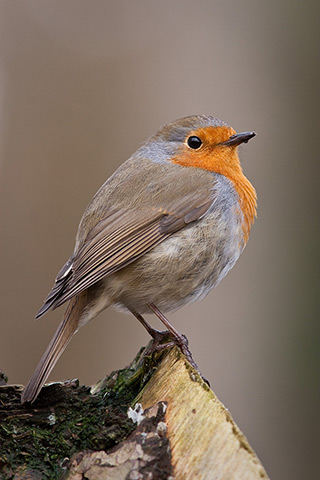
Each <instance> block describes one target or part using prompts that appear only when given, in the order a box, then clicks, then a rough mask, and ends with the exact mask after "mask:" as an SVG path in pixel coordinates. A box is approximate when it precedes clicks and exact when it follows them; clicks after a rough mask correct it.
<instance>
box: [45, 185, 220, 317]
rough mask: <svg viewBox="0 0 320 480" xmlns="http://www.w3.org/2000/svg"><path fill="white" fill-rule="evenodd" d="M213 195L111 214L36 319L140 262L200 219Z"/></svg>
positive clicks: (83, 247)
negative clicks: (142, 257) (103, 279)
mask: <svg viewBox="0 0 320 480" xmlns="http://www.w3.org/2000/svg"><path fill="white" fill-rule="evenodd" d="M212 202H213V198H212V192H209V191H208V192H207V193H206V194H204V193H203V192H200V193H198V192H197V193H194V192H193V193H192V194H190V195H189V196H188V197H187V198H184V199H179V200H178V201H176V202H173V204H172V205H171V206H170V207H171V208H169V209H165V208H162V207H159V208H155V207H151V206H150V208H148V209H144V210H142V211H140V210H139V209H135V210H132V209H128V210H123V209H122V210H121V209H120V210H117V211H115V210H114V211H111V212H109V213H108V214H106V215H105V217H104V218H102V220H100V221H99V222H98V223H97V224H96V225H94V226H93V228H91V229H90V231H89V233H88V234H87V237H86V238H85V239H84V241H83V242H80V245H79V246H78V248H77V250H76V251H75V253H74V254H73V255H72V256H71V258H70V259H69V260H68V262H67V263H66V264H65V265H64V267H63V268H62V269H61V270H60V272H59V274H58V276H57V278H56V281H55V284H54V286H53V289H52V290H51V292H50V293H49V295H48V297H47V299H46V301H45V303H44V305H43V307H42V308H41V309H40V311H39V313H38V315H37V317H40V316H41V315H43V314H44V313H45V312H46V311H47V310H49V309H50V308H53V309H54V308H56V307H59V306H60V305H62V304H63V303H65V302H66V301H68V300H70V299H71V298H72V297H74V296H75V295H78V294H79V293H80V292H82V291H83V290H85V289H87V288H89V287H90V286H92V285H94V284H95V283H97V282H98V281H99V280H101V279H102V278H103V277H105V276H107V275H111V274H112V273H114V272H116V271H118V270H120V269H122V268H124V267H125V266H127V265H129V264H130V263H131V262H133V261H135V260H137V259H138V258H139V257H140V256H141V255H143V254H145V253H146V252H148V251H149V250H151V249H152V248H154V247H155V246H156V245H158V244H159V243H160V242H162V241H163V240H164V239H166V238H167V237H168V236H169V235H172V234H173V233H175V232H177V231H178V230H180V229H181V228H184V227H185V226H186V225H188V224H189V223H191V222H194V221H196V220H198V219H199V218H201V217H202V216H203V215H204V214H205V213H206V212H207V210H208V209H209V208H210V206H211V205H212Z"/></svg>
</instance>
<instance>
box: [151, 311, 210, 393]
mask: <svg viewBox="0 0 320 480" xmlns="http://www.w3.org/2000/svg"><path fill="white" fill-rule="evenodd" d="M148 307H149V308H151V310H152V311H153V313H154V314H155V315H156V316H157V317H158V318H159V320H161V322H162V323H163V324H164V326H165V327H167V329H168V330H169V332H170V333H171V335H172V338H173V341H174V343H175V344H176V345H177V347H179V348H180V350H181V352H182V353H183V354H184V355H185V357H186V358H187V360H188V362H189V363H190V364H191V365H192V366H193V367H194V368H195V369H196V370H197V372H199V374H200V375H201V372H200V370H199V367H198V365H197V364H196V362H195V361H194V360H193V358H192V354H191V352H190V350H189V347H188V339H187V337H186V336H185V335H181V334H180V333H179V332H178V331H177V330H176V329H175V328H174V326H173V325H171V323H170V322H169V320H168V319H167V317H165V315H163V313H162V312H160V310H159V309H158V307H156V306H155V304H154V303H148ZM201 377H202V378H203V380H204V381H205V382H206V383H207V384H208V385H209V382H208V380H206V379H205V378H204V377H203V376H202V375H201Z"/></svg>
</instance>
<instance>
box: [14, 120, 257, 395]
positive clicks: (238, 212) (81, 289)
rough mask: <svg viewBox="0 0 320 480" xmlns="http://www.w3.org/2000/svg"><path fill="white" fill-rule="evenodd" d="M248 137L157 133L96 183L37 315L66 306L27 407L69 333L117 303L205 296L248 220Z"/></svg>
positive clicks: (192, 128) (151, 304) (127, 305)
mask: <svg viewBox="0 0 320 480" xmlns="http://www.w3.org/2000/svg"><path fill="white" fill-rule="evenodd" d="M254 136H255V133H254V132H245V133H238V134H237V133H236V132H235V130H233V128H231V127H230V126H229V125H228V124H226V123H224V122H223V121H221V120H218V119H217V118H214V117H212V116H207V115H196V116H190V117H185V118H182V119H180V120H177V121H175V122H172V123H169V124H168V125H166V126H164V127H163V128H161V129H160V130H159V131H158V132H157V133H156V134H155V135H153V136H152V137H151V138H149V139H148V140H147V141H146V142H145V143H144V144H143V145H142V146H141V147H140V148H139V149H138V150H137V151H136V152H135V153H134V154H133V155H132V156H131V157H130V158H129V159H128V160H127V161H126V162H125V163H123V164H122V165H121V166H120V168H118V170H117V171H116V172H115V173H114V174H113V175H112V176H111V177H110V178H109V179H108V180H107V181H106V182H105V183H104V184H103V185H102V187H101V188H100V190H98V192H97V193H96V195H95V196H94V197H93V199H92V200H91V202H90V203H89V205H88V207H87V209H86V210H85V212H84V214H83V217H82V219H81V221H80V225H79V229H78V233H77V236H76V244H75V249H74V252H73V254H72V255H71V257H70V258H69V260H68V261H67V263H66V264H65V265H64V267H63V268H62V269H61V270H60V272H59V273H58V275H57V278H56V281H55V284H54V286H53V288H52V290H51V292H50V293H49V295H48V297H47V299H46V300H45V303H44V305H43V306H42V308H41V309H40V311H39V313H38V315H37V317H40V316H41V315H43V314H44V313H46V312H47V311H48V310H49V309H51V308H53V309H54V308H56V307H59V306H60V305H62V304H63V303H65V302H69V303H68V306H67V309H66V312H65V315H64V318H63V320H62V322H61V324H60V325H59V327H58V329H57V331H56V333H55V335H54V337H53V338H52V340H51V342H50V344H49V346H48V348H47V350H46V352H45V353H44V355H43V357H42V359H41V360H40V362H39V364H38V366H37V368H36V370H35V372H34V374H33V376H32V378H31V379H30V381H29V383H28V384H27V386H26V387H25V389H24V391H23V394H22V399H21V401H22V403H23V402H33V401H34V400H35V399H36V398H37V396H38V394H39V392H40V390H41V388H42V386H43V384H44V382H45V381H46V379H47V377H48V375H49V374H50V372H51V370H52V369H53V367H54V366H55V364H56V362H57V361H58V359H59V357H60V356H61V354H62V353H63V351H64V350H65V348H66V347H67V345H68V343H69V341H70V340H71V338H72V336H73V335H74V334H75V333H76V332H77V331H78V330H79V328H80V327H82V326H83V325H85V324H86V323H88V322H89V321H90V320H92V319H93V318H94V317H95V316H96V315H98V313H99V312H101V311H102V310H104V309H105V308H107V307H109V306H110V305H115V306H117V307H120V308H121V309H123V310H126V311H130V312H131V313H132V314H133V315H135V316H136V317H137V318H138V320H139V321H140V322H141V323H142V324H143V325H144V326H145V328H147V330H148V332H149V333H150V334H151V335H152V336H153V337H156V333H157V331H156V330H154V329H153V328H152V327H151V326H149V325H148V324H147V322H146V321H145V320H144V318H143V317H142V314H144V313H150V312H151V311H153V312H154V313H155V314H156V315H157V316H158V317H159V318H160V319H161V320H162V321H163V323H164V324H165V325H166V327H167V328H168V329H169V330H170V332H171V334H172V336H173V337H174V338H175V340H176V341H177V343H178V344H180V345H182V344H183V336H182V335H180V334H179V333H178V332H177V331H176V330H175V329H174V327H173V326H172V325H170V323H169V322H168V320H167V319H166V317H165V316H164V315H163V313H162V312H168V311H171V310H176V309H178V308H180V307H182V306H183V305H186V304H187V303H189V302H193V301H195V300H200V299H202V298H203V297H205V296H206V295H207V294H208V293H209V292H210V290H211V289H212V288H214V287H215V286H216V285H217V284H218V283H219V282H220V280H221V279H222V278H223V277H224V276H225V275H226V273H227V272H228V271H229V270H230V269H231V268H232V267H233V266H234V264H235V263H236V261H237V259H238V258H239V255H240V254H241V252H242V250H243V249H244V247H245V245H246V243H247V240H248V237H249V232H250V229H251V226H252V223H253V221H254V217H255V215H256V192H255V189H254V188H253V186H252V185H251V183H250V182H249V180H248V179H247V178H246V177H245V176H244V174H243V172H242V168H241V165H240V161H239V157H238V153H237V147H238V146H239V145H240V144H241V143H244V142H248V140H250V139H251V138H252V137H254Z"/></svg>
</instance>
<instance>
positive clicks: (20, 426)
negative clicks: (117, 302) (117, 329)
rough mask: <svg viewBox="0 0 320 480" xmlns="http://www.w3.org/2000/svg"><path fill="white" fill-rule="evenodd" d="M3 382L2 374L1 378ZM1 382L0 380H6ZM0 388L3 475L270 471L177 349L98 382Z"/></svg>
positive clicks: (234, 475) (229, 475)
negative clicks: (33, 396)
mask: <svg viewBox="0 0 320 480" xmlns="http://www.w3.org/2000/svg"><path fill="white" fill-rule="evenodd" d="M0 383H1V382H0ZM2 383H3V382H2ZM21 390H22V386H20V385H7V384H5V385H1V386H0V478H1V479H6V480H7V479H14V480H19V479H21V480H27V479H28V480H32V479H35V480H36V479H37V480H38V479H50V480H51V479H56V478H65V479H67V480H84V479H89V480H109V479H113V480H124V479H128V480H135V479H137V480H138V479H158V480H161V479H175V480H182V479H183V480H188V479H228V480H229V479H242V480H244V479H248V480H258V479H259V480H261V479H267V478H268V477H267V474H266V472H265V470H264V468H263V466H262V465H261V463H260V461H259V460H258V458H257V456H256V455H255V453H254V452H253V450H252V449H251V447H250V446H249V444H248V442H247V440H246V438H245V437H244V436H243V434H242V433H241V432H240V430H239V429H238V427H237V426H236V424H235V423H234V421H233V419H232V417H231V415H230V413H229V412H228V411H227V410H226V409H225V407H224V406H223V405H222V404H221V402H220V401H219V400H218V399H217V397H216V396H215V395H214V393H213V392H212V390H210V388H209V387H208V385H207V384H206V383H205V382H204V381H203V379H202V378H201V377H200V375H199V374H198V372H197V371H196V370H195V369H194V368H193V367H192V366H191V365H190V364H189V363H188V361H187V360H186V358H185V357H184V356H183V355H182V354H181V352H180V350H178V349H177V348H176V347H173V348H170V349H168V350H165V351H163V352H162V353H160V354H157V355H156V356H154V357H153V358H152V359H151V358H150V357H146V356H143V349H142V350H141V351H140V352H139V354H138V355H137V357H136V358H135V359H134V361H133V362H132V364H131V365H130V366H129V367H128V368H126V369H123V370H119V371H116V372H113V373H112V374H111V375H109V376H108V377H106V378H105V379H103V380H101V381H100V382H99V383H98V384H96V385H95V386H93V387H91V388H89V387H85V386H80V385H79V383H78V381H76V380H73V381H68V382H64V383H54V384H50V385H48V386H46V387H44V388H43V390H42V391H41V393H40V395H39V397H38V399H37V400H36V402H35V403H34V404H32V405H20V395H21Z"/></svg>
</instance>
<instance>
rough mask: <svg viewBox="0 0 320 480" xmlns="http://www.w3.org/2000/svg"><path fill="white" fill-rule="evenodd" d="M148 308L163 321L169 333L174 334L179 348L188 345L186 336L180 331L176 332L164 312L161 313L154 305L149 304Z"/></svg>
mask: <svg viewBox="0 0 320 480" xmlns="http://www.w3.org/2000/svg"><path fill="white" fill-rule="evenodd" d="M148 307H149V308H151V310H152V311H153V313H154V314H155V315H156V316H157V317H158V318H159V320H161V322H162V323H163V325H164V326H165V327H167V329H168V330H169V332H171V333H172V335H173V336H174V338H175V339H176V340H177V343H178V345H179V346H182V345H188V340H187V338H186V337H185V336H184V335H181V334H180V333H179V332H178V330H176V329H175V328H174V326H173V325H171V323H170V322H169V320H168V319H167V317H166V316H165V315H163V313H162V312H160V310H159V308H158V307H156V306H155V304H154V303H149V304H148Z"/></svg>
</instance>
